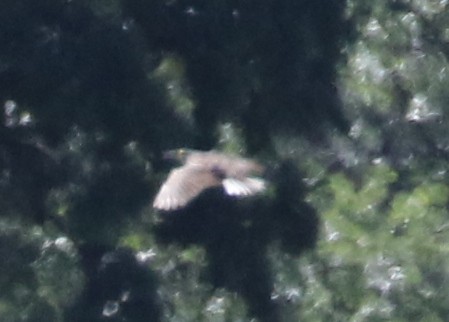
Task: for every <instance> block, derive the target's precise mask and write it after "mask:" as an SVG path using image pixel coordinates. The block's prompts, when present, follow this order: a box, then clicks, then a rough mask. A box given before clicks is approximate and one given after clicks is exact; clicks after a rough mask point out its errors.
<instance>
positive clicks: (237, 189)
mask: <svg viewBox="0 0 449 322" xmlns="http://www.w3.org/2000/svg"><path fill="white" fill-rule="evenodd" d="M166 156H167V157H168V158H175V159H178V160H180V161H181V162H183V163H184V165H182V166H181V167H178V168H176V169H173V170H172V171H171V172H170V174H169V175H168V178H167V180H166V181H165V182H164V184H163V185H162V187H161V189H160V190H159V192H158V194H157V195H156V198H155V199H154V203H153V207H154V208H156V209H160V210H166V211H169V210H175V209H178V208H181V207H183V206H185V205H187V204H188V203H189V202H190V201H191V200H193V199H194V198H195V197H197V196H198V195H199V194H200V193H201V192H202V191H204V190H205V189H208V188H212V187H218V186H223V188H224V191H225V192H226V193H227V194H228V195H231V196H249V195H254V194H256V193H258V192H261V191H263V190H265V187H266V183H265V180H263V179H262V178H260V177H256V176H257V175H261V174H262V173H263V171H264V168H263V167H262V166H261V165H259V164H258V163H257V162H255V161H252V160H249V159H245V158H241V157H237V156H231V155H227V154H224V153H219V152H216V151H208V152H203V151H193V150H185V149H179V150H175V151H169V152H167V153H166ZM252 175H254V176H252Z"/></svg>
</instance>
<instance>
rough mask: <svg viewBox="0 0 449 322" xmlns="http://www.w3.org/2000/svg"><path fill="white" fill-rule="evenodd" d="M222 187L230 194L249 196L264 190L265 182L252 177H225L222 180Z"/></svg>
mask: <svg viewBox="0 0 449 322" xmlns="http://www.w3.org/2000/svg"><path fill="white" fill-rule="evenodd" d="M223 187H224V189H225V191H226V193H227V194H228V195H230V196H251V195H254V194H256V193H259V192H262V191H264V190H265V188H266V182H265V180H263V179H261V178H253V177H244V178H239V179H237V178H226V179H224V180H223Z"/></svg>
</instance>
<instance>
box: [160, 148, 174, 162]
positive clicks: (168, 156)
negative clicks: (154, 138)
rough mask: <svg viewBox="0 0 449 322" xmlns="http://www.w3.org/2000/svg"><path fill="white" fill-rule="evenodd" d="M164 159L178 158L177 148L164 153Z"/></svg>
mask: <svg viewBox="0 0 449 322" xmlns="http://www.w3.org/2000/svg"><path fill="white" fill-rule="evenodd" d="M162 159H164V160H177V159H178V152H177V150H168V151H164V152H163V153H162Z"/></svg>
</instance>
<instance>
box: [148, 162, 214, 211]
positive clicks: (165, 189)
mask: <svg viewBox="0 0 449 322" xmlns="http://www.w3.org/2000/svg"><path fill="white" fill-rule="evenodd" d="M220 184H221V180H220V179H219V178H217V177H216V176H214V175H213V173H211V172H210V171H209V170H205V169H202V168H199V167H193V166H183V167H180V168H176V169H174V170H172V171H171V172H170V174H169V175H168V178H167V180H166V181H165V182H164V184H163V185H162V187H161V189H160V190H159V192H158V194H157V195H156V198H155V199H154V202H153V207H154V208H156V209H160V210H165V211H169V210H175V209H177V208H180V207H183V206H185V205H186V204H187V203H189V202H190V201H191V200H192V199H193V198H195V197H196V196H198V195H199V194H200V193H201V192H202V191H203V190H204V189H207V188H211V187H215V186H219V185H220Z"/></svg>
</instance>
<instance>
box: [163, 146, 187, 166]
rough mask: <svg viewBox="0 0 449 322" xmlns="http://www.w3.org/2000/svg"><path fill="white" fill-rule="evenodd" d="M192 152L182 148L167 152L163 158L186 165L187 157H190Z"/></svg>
mask: <svg viewBox="0 0 449 322" xmlns="http://www.w3.org/2000/svg"><path fill="white" fill-rule="evenodd" d="M190 152H191V150H189V149H184V148H182V149H175V150H168V151H165V152H164V153H163V155H162V156H163V158H164V159H166V160H174V161H178V162H182V163H184V162H185V161H186V159H187V157H188V156H189V154H190Z"/></svg>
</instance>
